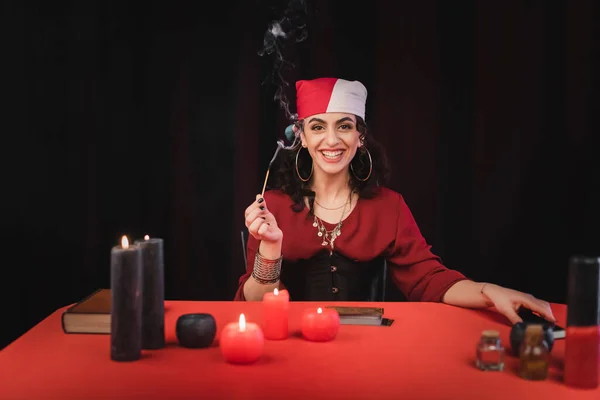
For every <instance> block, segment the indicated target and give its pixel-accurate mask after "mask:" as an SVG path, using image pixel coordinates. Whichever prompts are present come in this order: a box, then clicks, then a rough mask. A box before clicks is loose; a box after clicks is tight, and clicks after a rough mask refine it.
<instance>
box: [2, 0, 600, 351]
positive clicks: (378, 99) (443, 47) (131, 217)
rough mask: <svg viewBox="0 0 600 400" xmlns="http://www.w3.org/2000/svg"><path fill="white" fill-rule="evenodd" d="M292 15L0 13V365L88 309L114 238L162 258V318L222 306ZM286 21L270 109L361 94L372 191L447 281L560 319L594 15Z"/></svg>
mask: <svg viewBox="0 0 600 400" xmlns="http://www.w3.org/2000/svg"><path fill="white" fill-rule="evenodd" d="M301 4H302V2H301V1H300V0H292V1H290V2H288V1H285V0H282V1H274V0H273V1H258V0H254V1H248V0H247V1H229V2H214V3H204V2H197V1H196V2H192V1H189V2H181V1H176V2H141V3H139V2H127V1H120V2H90V1H71V2H66V1H65V2H46V1H12V2H10V1H5V2H3V3H2V6H1V7H2V12H1V13H0V27H1V28H0V29H2V35H1V37H2V39H1V40H2V42H1V43H2V47H1V48H2V66H3V68H2V69H3V71H4V72H3V74H2V97H3V100H4V101H3V104H4V106H3V107H2V110H3V113H2V114H3V118H2V123H1V126H2V128H3V129H2V130H3V137H4V141H3V144H4V145H3V146H2V147H3V152H2V153H3V156H2V161H3V172H4V173H3V183H4V185H3V187H4V190H3V196H2V200H3V201H2V204H3V205H4V206H3V218H2V221H3V224H2V228H3V229H2V230H1V233H2V245H3V248H4V250H3V260H2V271H3V277H2V279H0V282H1V283H0V285H1V288H0V290H1V292H0V293H1V294H2V298H1V301H2V304H3V305H4V309H5V315H4V316H3V321H4V322H3V324H2V326H3V329H2V334H1V335H0V338H1V340H0V347H3V346H4V345H6V344H8V343H10V342H11V341H12V340H14V339H15V338H17V337H18V336H19V335H21V334H22V333H23V332H25V331H26V330H27V329H29V328H30V327H32V326H33V325H34V324H35V323H37V322H39V321H40V320H41V319H43V318H44V317H46V316H47V315H48V314H50V313H51V312H53V311H55V310H56V309H57V308H59V307H62V306H65V305H67V304H70V303H73V302H76V301H77V300H79V299H80V298H82V297H84V296H86V295H87V294H89V293H91V292H92V291H94V290H95V289H97V288H100V287H108V286H109V272H110V265H109V259H110V248H111V247H112V246H114V245H115V244H117V243H118V242H119V239H120V237H121V235H123V234H126V235H128V236H129V237H130V238H131V239H135V238H138V237H141V236H142V235H144V234H149V235H151V236H159V237H162V238H164V239H165V241H166V242H165V245H166V297H167V298H168V299H194V300H229V299H231V298H232V296H233V294H234V291H235V289H236V287H237V279H238V277H239V275H240V274H241V273H242V272H243V270H244V267H243V261H242V251H241V243H240V236H239V231H240V229H242V228H243V211H244V209H245V208H246V207H247V205H248V204H249V203H250V202H252V201H253V200H254V196H255V194H256V193H258V192H260V189H261V187H262V181H263V178H264V173H265V171H266V166H267V164H268V162H269V160H270V159H271V157H272V154H273V151H274V150H275V143H276V140H278V139H281V138H282V137H283V129H284V128H285V126H286V125H287V119H286V115H285V113H284V112H283V110H282V109H281V108H280V106H279V104H278V102H276V101H274V95H275V92H276V89H277V86H276V85H275V84H274V82H273V81H272V80H269V79H268V78H269V77H270V76H271V74H272V72H273V60H274V55H273V54H272V55H270V56H269V55H265V56H262V57H261V56H259V55H258V51H259V50H260V49H261V48H262V46H263V36H264V34H265V32H266V30H267V28H268V27H269V23H270V22H272V21H273V20H277V19H279V18H281V17H282V16H283V15H284V14H283V13H284V10H285V9H286V7H288V6H290V5H291V6H298V5H301ZM305 4H306V6H307V10H308V14H307V16H306V22H307V25H306V29H307V33H308V36H307V37H306V39H305V40H303V41H300V42H298V43H294V42H293V41H291V42H289V43H288V42H286V43H285V46H283V48H282V51H283V53H282V56H283V57H284V59H285V61H286V63H289V64H286V65H287V68H286V69H284V70H283V76H284V78H285V80H286V82H287V83H289V87H288V88H287V91H286V92H285V93H286V94H287V96H288V97H290V106H291V109H292V110H294V109H295V105H294V92H293V90H292V89H293V87H294V82H295V80H297V79H311V78H315V77H319V76H337V77H342V78H345V79H359V80H361V81H362V82H363V83H364V84H365V85H366V86H367V88H368V90H369V98H368V105H367V123H368V124H369V125H370V128H371V132H372V134H373V136H374V137H376V138H377V139H378V140H379V141H380V142H382V143H383V144H384V145H385V147H386V148H387V150H388V151H389V156H390V158H391V160H392V164H393V167H394V169H393V175H392V181H391V184H390V186H391V188H392V189H394V190H397V191H399V192H401V193H402V194H403V195H404V197H405V198H406V200H407V202H408V204H409V206H410V207H411V209H412V211H413V213H414V215H415V217H416V219H417V221H418V223H419V225H420V227H421V230H422V232H423V234H424V235H425V237H426V238H427V239H428V241H429V242H430V243H431V244H432V245H433V249H434V251H435V252H436V253H438V254H439V255H440V256H442V258H443V260H444V262H445V263H446V265H447V266H448V267H450V268H454V269H458V270H460V271H462V272H463V273H465V274H467V275H468V276H470V277H471V278H473V279H475V280H480V281H490V282H494V283H498V284H501V285H505V286H508V287H512V288H515V289H519V290H523V291H526V292H530V293H532V294H534V295H536V296H538V297H541V298H544V299H546V300H548V301H555V302H564V301H565V295H566V280H565V278H566V272H567V261H568V257H569V256H570V255H572V254H575V253H584V254H591V255H597V256H598V255H600V235H599V234H598V228H597V227H598V226H600V225H599V223H600V212H599V211H598V208H599V206H600V197H599V195H598V193H600V190H599V189H600V188H599V187H598V186H599V183H600V173H599V172H600V171H599V161H598V158H597V156H596V153H597V151H598V148H600V147H599V144H600V143H599V140H598V135H599V133H598V130H599V129H598V128H599V127H598V115H599V112H600V110H599V102H598V92H597V89H598V72H597V71H599V70H600V65H599V64H598V58H597V48H598V39H599V34H598V28H597V24H594V21H595V20H596V21H597V20H600V18H599V17H600V16H599V15H598V14H599V7H598V5H597V4H596V3H595V2H594V1H593V0H580V1H552V2H549V1H544V0H538V1H522V0H519V1H504V2H489V1H451V2H450V1H444V0H438V1H435V0H423V1H419V2H415V1H373V2H356V4H350V2H348V1H307V2H306V3H305ZM390 295H391V297H390V298H391V299H392V300H393V299H395V298H396V297H394V293H391V294H390ZM6 312H7V313H8V314H7V315H6Z"/></svg>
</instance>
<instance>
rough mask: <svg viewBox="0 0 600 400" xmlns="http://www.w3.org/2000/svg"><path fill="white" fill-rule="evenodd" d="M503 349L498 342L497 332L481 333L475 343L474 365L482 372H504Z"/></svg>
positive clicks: (498, 335) (498, 334)
mask: <svg viewBox="0 0 600 400" xmlns="http://www.w3.org/2000/svg"><path fill="white" fill-rule="evenodd" d="M504 353H505V351H504V347H503V346H502V343H501V342H500V333H499V332H498V331H483V332H482V333H481V339H480V340H479V343H477V359H476V361H475V364H476V365H477V368H479V369H480V370H482V371H502V370H504Z"/></svg>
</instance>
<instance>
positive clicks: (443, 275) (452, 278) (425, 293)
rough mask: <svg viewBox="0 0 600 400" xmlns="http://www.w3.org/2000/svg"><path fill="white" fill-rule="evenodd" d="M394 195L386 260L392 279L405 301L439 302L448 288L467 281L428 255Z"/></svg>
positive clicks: (410, 217)
mask: <svg viewBox="0 0 600 400" xmlns="http://www.w3.org/2000/svg"><path fill="white" fill-rule="evenodd" d="M398 196H399V200H400V201H399V207H398V215H397V220H396V239H395V241H394V243H393V245H392V248H391V251H390V255H389V257H388V259H387V260H388V265H389V268H390V272H391V276H392V280H393V282H394V283H395V284H396V286H397V287H398V288H399V289H400V290H401V291H402V292H403V293H404V295H405V296H406V297H407V299H408V300H409V301H423V302H441V301H442V299H443V297H444V294H445V293H446V291H447V290H448V289H449V288H450V287H451V286H452V285H454V284H455V283H456V282H458V281H461V280H465V279H467V278H466V277H465V276H464V275H463V274H461V273H460V272H458V271H455V270H451V269H448V268H446V267H445V266H444V265H443V264H442V263H441V259H440V258H439V257H438V256H436V255H435V254H433V253H432V252H431V246H430V245H428V244H427V242H426V241H425V238H424V237H423V236H422V235H421V231H420V230H419V227H418V226H417V223H416V221H415V219H414V217H413V215H412V213H411V211H410V209H409V208H408V205H407V204H406V202H405V201H404V199H403V197H402V196H401V195H399V194H398Z"/></svg>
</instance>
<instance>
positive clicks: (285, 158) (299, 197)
mask: <svg viewBox="0 0 600 400" xmlns="http://www.w3.org/2000/svg"><path fill="white" fill-rule="evenodd" d="M295 125H296V128H297V129H298V130H299V131H302V129H303V121H297V122H296V123H295ZM356 129H357V130H358V132H359V133H360V139H361V141H362V142H363V144H364V147H366V148H367V149H368V151H369V153H370V154H371V160H372V162H373V170H372V171H371V176H370V177H369V179H368V180H366V181H364V182H363V181H361V180H359V179H357V178H356V176H359V177H361V178H363V177H366V176H367V175H368V174H369V157H368V155H367V152H366V151H364V150H363V147H361V148H360V149H359V150H358V151H357V152H356V155H355V156H354V158H353V159H352V161H351V162H350V165H351V166H352V169H353V171H354V173H353V172H352V171H351V172H350V182H349V184H350V189H351V190H352V191H353V192H354V193H357V194H358V196H359V198H372V197H373V196H375V195H376V194H377V192H378V190H379V188H380V187H381V186H385V185H386V184H387V180H388V176H389V173H390V169H389V164H388V161H387V157H386V155H385V152H384V150H383V148H382V146H381V145H380V144H379V143H378V142H377V141H376V140H375V139H374V138H373V137H372V136H371V135H370V134H368V129H367V124H366V123H365V121H364V120H363V119H362V118H361V117H358V116H357V117H356ZM300 146H301V142H300V141H298V145H297V146H295V147H294V148H292V149H289V150H288V149H282V150H281V151H280V153H279V155H278V156H277V158H276V159H275V160H274V161H273V164H272V165H271V172H270V178H269V181H270V184H269V189H275V190H281V191H282V192H283V193H286V194H287V195H289V196H290V197H291V198H292V200H293V201H294V204H293V206H292V210H294V211H295V212H300V211H302V210H303V209H304V207H305V203H304V197H307V198H308V202H309V211H310V213H312V212H313V203H314V199H315V192H314V191H312V190H311V189H310V180H309V181H307V182H303V181H302V180H300V178H299V177H298V174H297V173H296V155H297V153H298V151H299V150H300V149H301V147H300ZM311 167H312V158H311V157H310V155H309V154H308V152H300V154H299V155H298V171H299V172H300V174H301V175H302V176H303V177H307V176H309V175H310V173H311ZM355 174H356V176H355Z"/></svg>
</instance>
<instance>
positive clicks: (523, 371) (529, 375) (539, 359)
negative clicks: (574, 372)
mask: <svg viewBox="0 0 600 400" xmlns="http://www.w3.org/2000/svg"><path fill="white" fill-rule="evenodd" d="M519 356H520V364H519V376H520V377H521V378H523V379H527V380H532V381H539V380H544V379H546V378H547V377H548V366H549V364H550V351H549V350H548V345H547V344H546V341H545V340H544V328H543V326H542V325H528V326H527V328H525V339H524V340H523V343H522V344H521V349H520V352H519Z"/></svg>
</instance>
